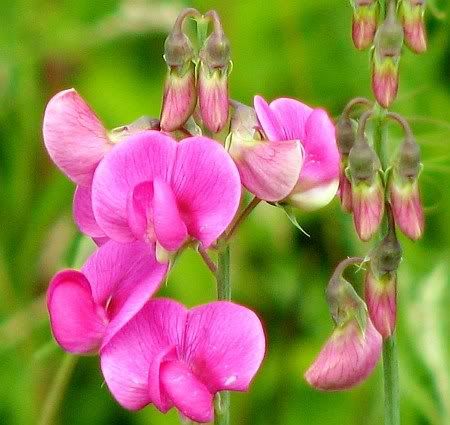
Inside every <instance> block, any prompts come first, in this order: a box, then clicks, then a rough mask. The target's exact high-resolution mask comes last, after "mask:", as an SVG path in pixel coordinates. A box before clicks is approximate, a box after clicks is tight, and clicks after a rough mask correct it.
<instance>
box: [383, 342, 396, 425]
mask: <svg viewBox="0 0 450 425" xmlns="http://www.w3.org/2000/svg"><path fill="white" fill-rule="evenodd" d="M383 377H384V423H385V425H400V392H399V383H398V357H397V344H396V340H395V334H393V335H392V336H391V337H390V338H388V339H386V340H385V341H384V342H383Z"/></svg>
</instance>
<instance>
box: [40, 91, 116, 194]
mask: <svg viewBox="0 0 450 425" xmlns="http://www.w3.org/2000/svg"><path fill="white" fill-rule="evenodd" d="M43 134H44V142H45V146H46V148H47V151H48V153H49V155H50V157H51V158H52V160H53V161H54V162H55V164H56V165H57V166H58V167H59V168H60V169H61V170H62V171H63V172H64V173H65V174H66V175H67V176H68V177H69V178H70V179H71V180H73V181H74V182H75V183H77V184H79V185H83V186H86V185H89V184H90V183H91V180H92V176H93V175H94V171H95V168H96V167H97V164H98V163H99V162H100V160H101V159H102V158H103V156H104V155H105V153H106V152H108V151H109V150H110V149H111V147H112V145H111V144H110V143H109V141H108V138H107V135H106V130H105V128H104V127H103V125H102V123H101V122H100V120H99V119H98V118H97V116H96V115H95V113H94V112H93V111H92V109H91V108H90V107H89V105H88V104H87V103H86V102H85V101H84V100H83V99H82V98H81V97H80V95H79V94H78V93H77V92H76V91H75V90H74V89H69V90H64V91H62V92H60V93H58V94H56V95H55V96H54V97H53V98H52V99H50V101H49V103H48V105H47V108H46V110H45V115H44V123H43Z"/></svg>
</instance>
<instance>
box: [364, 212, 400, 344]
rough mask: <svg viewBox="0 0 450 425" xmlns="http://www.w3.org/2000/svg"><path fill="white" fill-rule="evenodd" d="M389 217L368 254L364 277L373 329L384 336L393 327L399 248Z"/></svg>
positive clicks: (389, 334) (395, 310)
mask: <svg viewBox="0 0 450 425" xmlns="http://www.w3.org/2000/svg"><path fill="white" fill-rule="evenodd" d="M394 226H395V224H394V222H393V220H392V219H391V220H390V222H389V232H388V234H387V235H386V237H385V238H384V239H383V240H382V241H381V243H380V244H379V245H378V246H377V247H376V248H375V250H374V252H373V253H372V255H371V259H370V266H369V269H368V270H367V273H366V278H365V286H364V288H365V301H366V303H367V309H368V311H369V316H370V319H371V320H372V322H373V324H374V326H375V328H376V329H377V331H378V332H379V333H380V334H381V335H382V336H383V338H388V337H390V336H391V335H392V333H393V332H394V329H395V323H396V317H397V269H398V266H399V264H400V260H401V256H402V252H401V247H400V244H399V243H398V240H397V237H396V235H395V227H394Z"/></svg>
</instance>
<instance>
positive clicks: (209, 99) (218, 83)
mask: <svg viewBox="0 0 450 425" xmlns="http://www.w3.org/2000/svg"><path fill="white" fill-rule="evenodd" d="M188 18H194V19H197V20H198V22H201V24H200V25H204V24H205V23H206V24H209V25H210V26H212V29H211V31H210V33H209V35H208V34H207V37H206V39H204V40H203V39H202V37H201V36H200V35H199V37H198V38H199V41H200V43H202V44H201V45H200V46H198V48H197V49H196V48H195V47H194V45H195V43H194V42H192V40H191V39H190V38H189V37H188V35H187V34H186V32H185V31H184V26H185V21H186V20H187V19H188ZM199 33H200V31H199ZM164 60H165V61H166V64H167V67H168V74H167V78H166V81H165V84H164V95H163V103H162V110H161V129H162V130H163V131H167V132H172V131H175V130H177V129H180V128H182V127H183V126H184V125H185V123H186V122H187V121H188V119H189V118H190V117H191V116H192V115H193V114H194V113H195V109H196V106H198V116H199V118H200V119H201V121H202V124H203V126H204V127H205V128H206V129H207V130H209V131H210V132H212V133H218V132H219V131H221V130H222V128H223V127H224V126H225V124H226V123H227V121H228V109H229V107H228V102H229V98H228V75H229V73H230V71H231V59H230V43H229V41H228V39H227V37H226V36H225V34H224V32H223V29H222V25H221V22H220V19H219V17H218V15H217V13H216V12H215V11H209V12H207V13H206V14H205V15H204V16H201V15H200V13H199V12H198V11H197V10H195V9H186V10H185V11H183V12H182V13H181V14H180V15H179V16H178V18H177V20H176V22H175V24H174V27H173V29H172V32H171V33H170V34H169V36H168V37H167V39H166V41H165V44H164ZM197 100H198V102H197Z"/></svg>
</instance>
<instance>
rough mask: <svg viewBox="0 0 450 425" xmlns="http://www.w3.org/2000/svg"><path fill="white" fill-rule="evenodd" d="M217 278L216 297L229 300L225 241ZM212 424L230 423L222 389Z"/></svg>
mask: <svg viewBox="0 0 450 425" xmlns="http://www.w3.org/2000/svg"><path fill="white" fill-rule="evenodd" d="M216 280H217V299H218V300H231V281H230V246H229V245H228V244H227V243H226V242H225V244H224V246H222V247H221V249H220V250H219V257H218V268H217V274H216ZM214 424H215V425H229V424H230V393H229V392H228V391H222V392H221V393H217V394H216V400H215V403H214Z"/></svg>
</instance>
